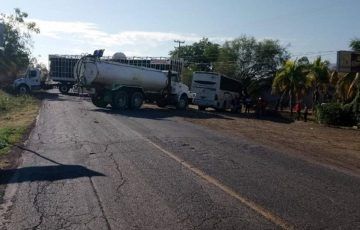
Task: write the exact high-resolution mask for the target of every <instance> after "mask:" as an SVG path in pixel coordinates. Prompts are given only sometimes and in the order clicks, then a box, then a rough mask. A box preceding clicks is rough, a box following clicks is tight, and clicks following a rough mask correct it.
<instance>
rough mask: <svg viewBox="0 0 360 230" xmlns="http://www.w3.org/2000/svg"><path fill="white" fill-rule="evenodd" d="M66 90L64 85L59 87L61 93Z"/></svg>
mask: <svg viewBox="0 0 360 230" xmlns="http://www.w3.org/2000/svg"><path fill="white" fill-rule="evenodd" d="M67 89H68V87H67V86H66V85H62V86H60V90H61V91H62V92H66V91H67Z"/></svg>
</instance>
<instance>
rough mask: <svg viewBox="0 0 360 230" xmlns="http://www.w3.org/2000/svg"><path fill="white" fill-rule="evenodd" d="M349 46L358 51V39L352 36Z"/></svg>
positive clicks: (359, 44) (359, 40)
mask: <svg viewBox="0 0 360 230" xmlns="http://www.w3.org/2000/svg"><path fill="white" fill-rule="evenodd" d="M350 48H351V49H352V50H353V51H359V52H360V39H359V38H354V39H352V40H351V41H350Z"/></svg>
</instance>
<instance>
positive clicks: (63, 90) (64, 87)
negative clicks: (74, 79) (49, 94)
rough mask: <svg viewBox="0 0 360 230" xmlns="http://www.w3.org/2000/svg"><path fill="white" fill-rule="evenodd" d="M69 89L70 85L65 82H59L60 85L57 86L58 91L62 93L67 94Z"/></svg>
mask: <svg viewBox="0 0 360 230" xmlns="http://www.w3.org/2000/svg"><path fill="white" fill-rule="evenodd" d="M69 90H70V87H69V85H67V84H61V85H60V86H59V91H60V93H62V94H67V93H68V92H69Z"/></svg>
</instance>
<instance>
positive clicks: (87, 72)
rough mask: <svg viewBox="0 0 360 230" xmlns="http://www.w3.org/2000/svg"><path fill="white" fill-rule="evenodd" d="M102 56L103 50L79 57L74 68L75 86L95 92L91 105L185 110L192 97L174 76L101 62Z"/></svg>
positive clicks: (172, 73)
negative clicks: (147, 105)
mask: <svg viewBox="0 0 360 230" xmlns="http://www.w3.org/2000/svg"><path fill="white" fill-rule="evenodd" d="M102 54H103V50H96V51H95V52H94V55H88V56H85V57H83V58H81V59H80V60H79V61H78V62H77V63H76V65H75V68H74V71H75V73H74V75H75V77H76V78H77V79H78V81H79V84H80V85H81V86H84V87H86V88H92V89H95V91H94V93H93V94H92V95H91V99H92V102H93V104H94V105H95V106H97V107H101V108H105V107H106V106H107V105H109V104H110V105H111V107H112V108H113V109H119V110H125V109H128V108H130V109H138V108H140V107H141V105H142V104H143V102H144V100H149V101H152V102H156V104H157V105H158V106H159V107H165V106H167V105H174V106H176V107H177V108H178V109H186V108H187V105H188V102H189V101H190V100H191V99H192V98H191V97H192V95H191V93H190V91H189V88H188V87H187V86H186V85H185V84H182V83H181V82H180V78H179V75H178V73H176V72H172V71H171V70H169V71H161V70H156V69H151V68H146V67H141V66H133V65H129V64H124V63H120V62H115V61H111V60H108V59H107V60H102V59H100V57H101V56H102ZM124 58H125V56H124Z"/></svg>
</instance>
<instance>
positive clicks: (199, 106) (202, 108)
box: [198, 105, 206, 111]
mask: <svg viewBox="0 0 360 230" xmlns="http://www.w3.org/2000/svg"><path fill="white" fill-rule="evenodd" d="M205 109H206V107H205V106H202V105H198V110H200V111H204V110H205Z"/></svg>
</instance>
